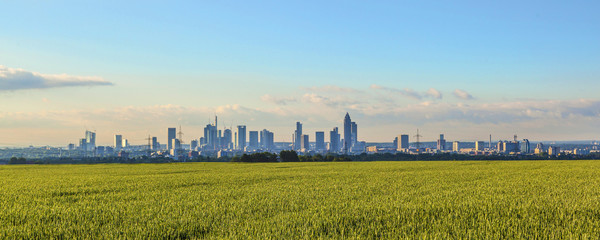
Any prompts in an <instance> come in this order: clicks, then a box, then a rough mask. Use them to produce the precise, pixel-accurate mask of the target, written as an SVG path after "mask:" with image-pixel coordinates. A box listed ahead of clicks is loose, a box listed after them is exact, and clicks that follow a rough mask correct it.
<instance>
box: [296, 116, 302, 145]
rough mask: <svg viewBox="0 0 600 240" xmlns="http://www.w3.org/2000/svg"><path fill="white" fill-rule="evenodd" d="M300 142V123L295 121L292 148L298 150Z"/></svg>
mask: <svg viewBox="0 0 600 240" xmlns="http://www.w3.org/2000/svg"><path fill="white" fill-rule="evenodd" d="M301 142H302V123H300V122H296V131H294V150H300V149H301V148H302V146H301Z"/></svg>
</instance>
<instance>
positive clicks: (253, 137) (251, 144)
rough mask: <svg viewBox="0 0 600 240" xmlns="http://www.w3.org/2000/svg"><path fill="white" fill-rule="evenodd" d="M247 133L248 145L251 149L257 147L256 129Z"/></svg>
mask: <svg viewBox="0 0 600 240" xmlns="http://www.w3.org/2000/svg"><path fill="white" fill-rule="evenodd" d="M248 133H249V134H250V138H249V140H250V142H249V143H248V147H251V148H253V149H256V148H258V131H250V132H248Z"/></svg>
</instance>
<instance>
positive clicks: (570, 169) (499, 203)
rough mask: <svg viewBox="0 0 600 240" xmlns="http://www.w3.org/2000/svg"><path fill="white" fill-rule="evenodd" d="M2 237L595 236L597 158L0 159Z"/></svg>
mask: <svg viewBox="0 0 600 240" xmlns="http://www.w3.org/2000/svg"><path fill="white" fill-rule="evenodd" d="M0 184H1V188H0V189H1V191H0V210H1V211H0V238H1V239H7V238H8V239H12V238H26V239H32V238H34V239H49V238H58V239H65V238H68V239H72V238H77V239H82V238H83V239H115V238H117V239H118V238H127V239H149V238H150V239H156V238H170V239H177V238H181V239H184V238H192V239H194V238H219V239H221V238H236V239H239V238H242V239H247V238H252V239H269V238H271V239H314V238H361V239H373V238H444V239H445V238H488V239H498V238H511V239H512V238H542V239H546V238H551V239H554V238H594V239H595V238H598V237H599V236H600V161H489V162H476V161H468V162H333V163H261V164H242V163H178V164H133V165H130V164H99V165H20V166H13V165H11V166H9V165H4V166H0Z"/></svg>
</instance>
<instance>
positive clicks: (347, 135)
mask: <svg viewBox="0 0 600 240" xmlns="http://www.w3.org/2000/svg"><path fill="white" fill-rule="evenodd" d="M351 147H352V120H351V119H350V114H348V113H346V116H345V117H344V146H342V148H343V149H344V154H347V153H348V151H349V150H350V148H351Z"/></svg>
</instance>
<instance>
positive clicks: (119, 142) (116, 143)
mask: <svg viewBox="0 0 600 240" xmlns="http://www.w3.org/2000/svg"><path fill="white" fill-rule="evenodd" d="M113 146H114V147H115V150H116V151H119V150H121V147H122V146H123V136H122V135H118V134H117V135H115V141H114V144H113Z"/></svg>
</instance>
